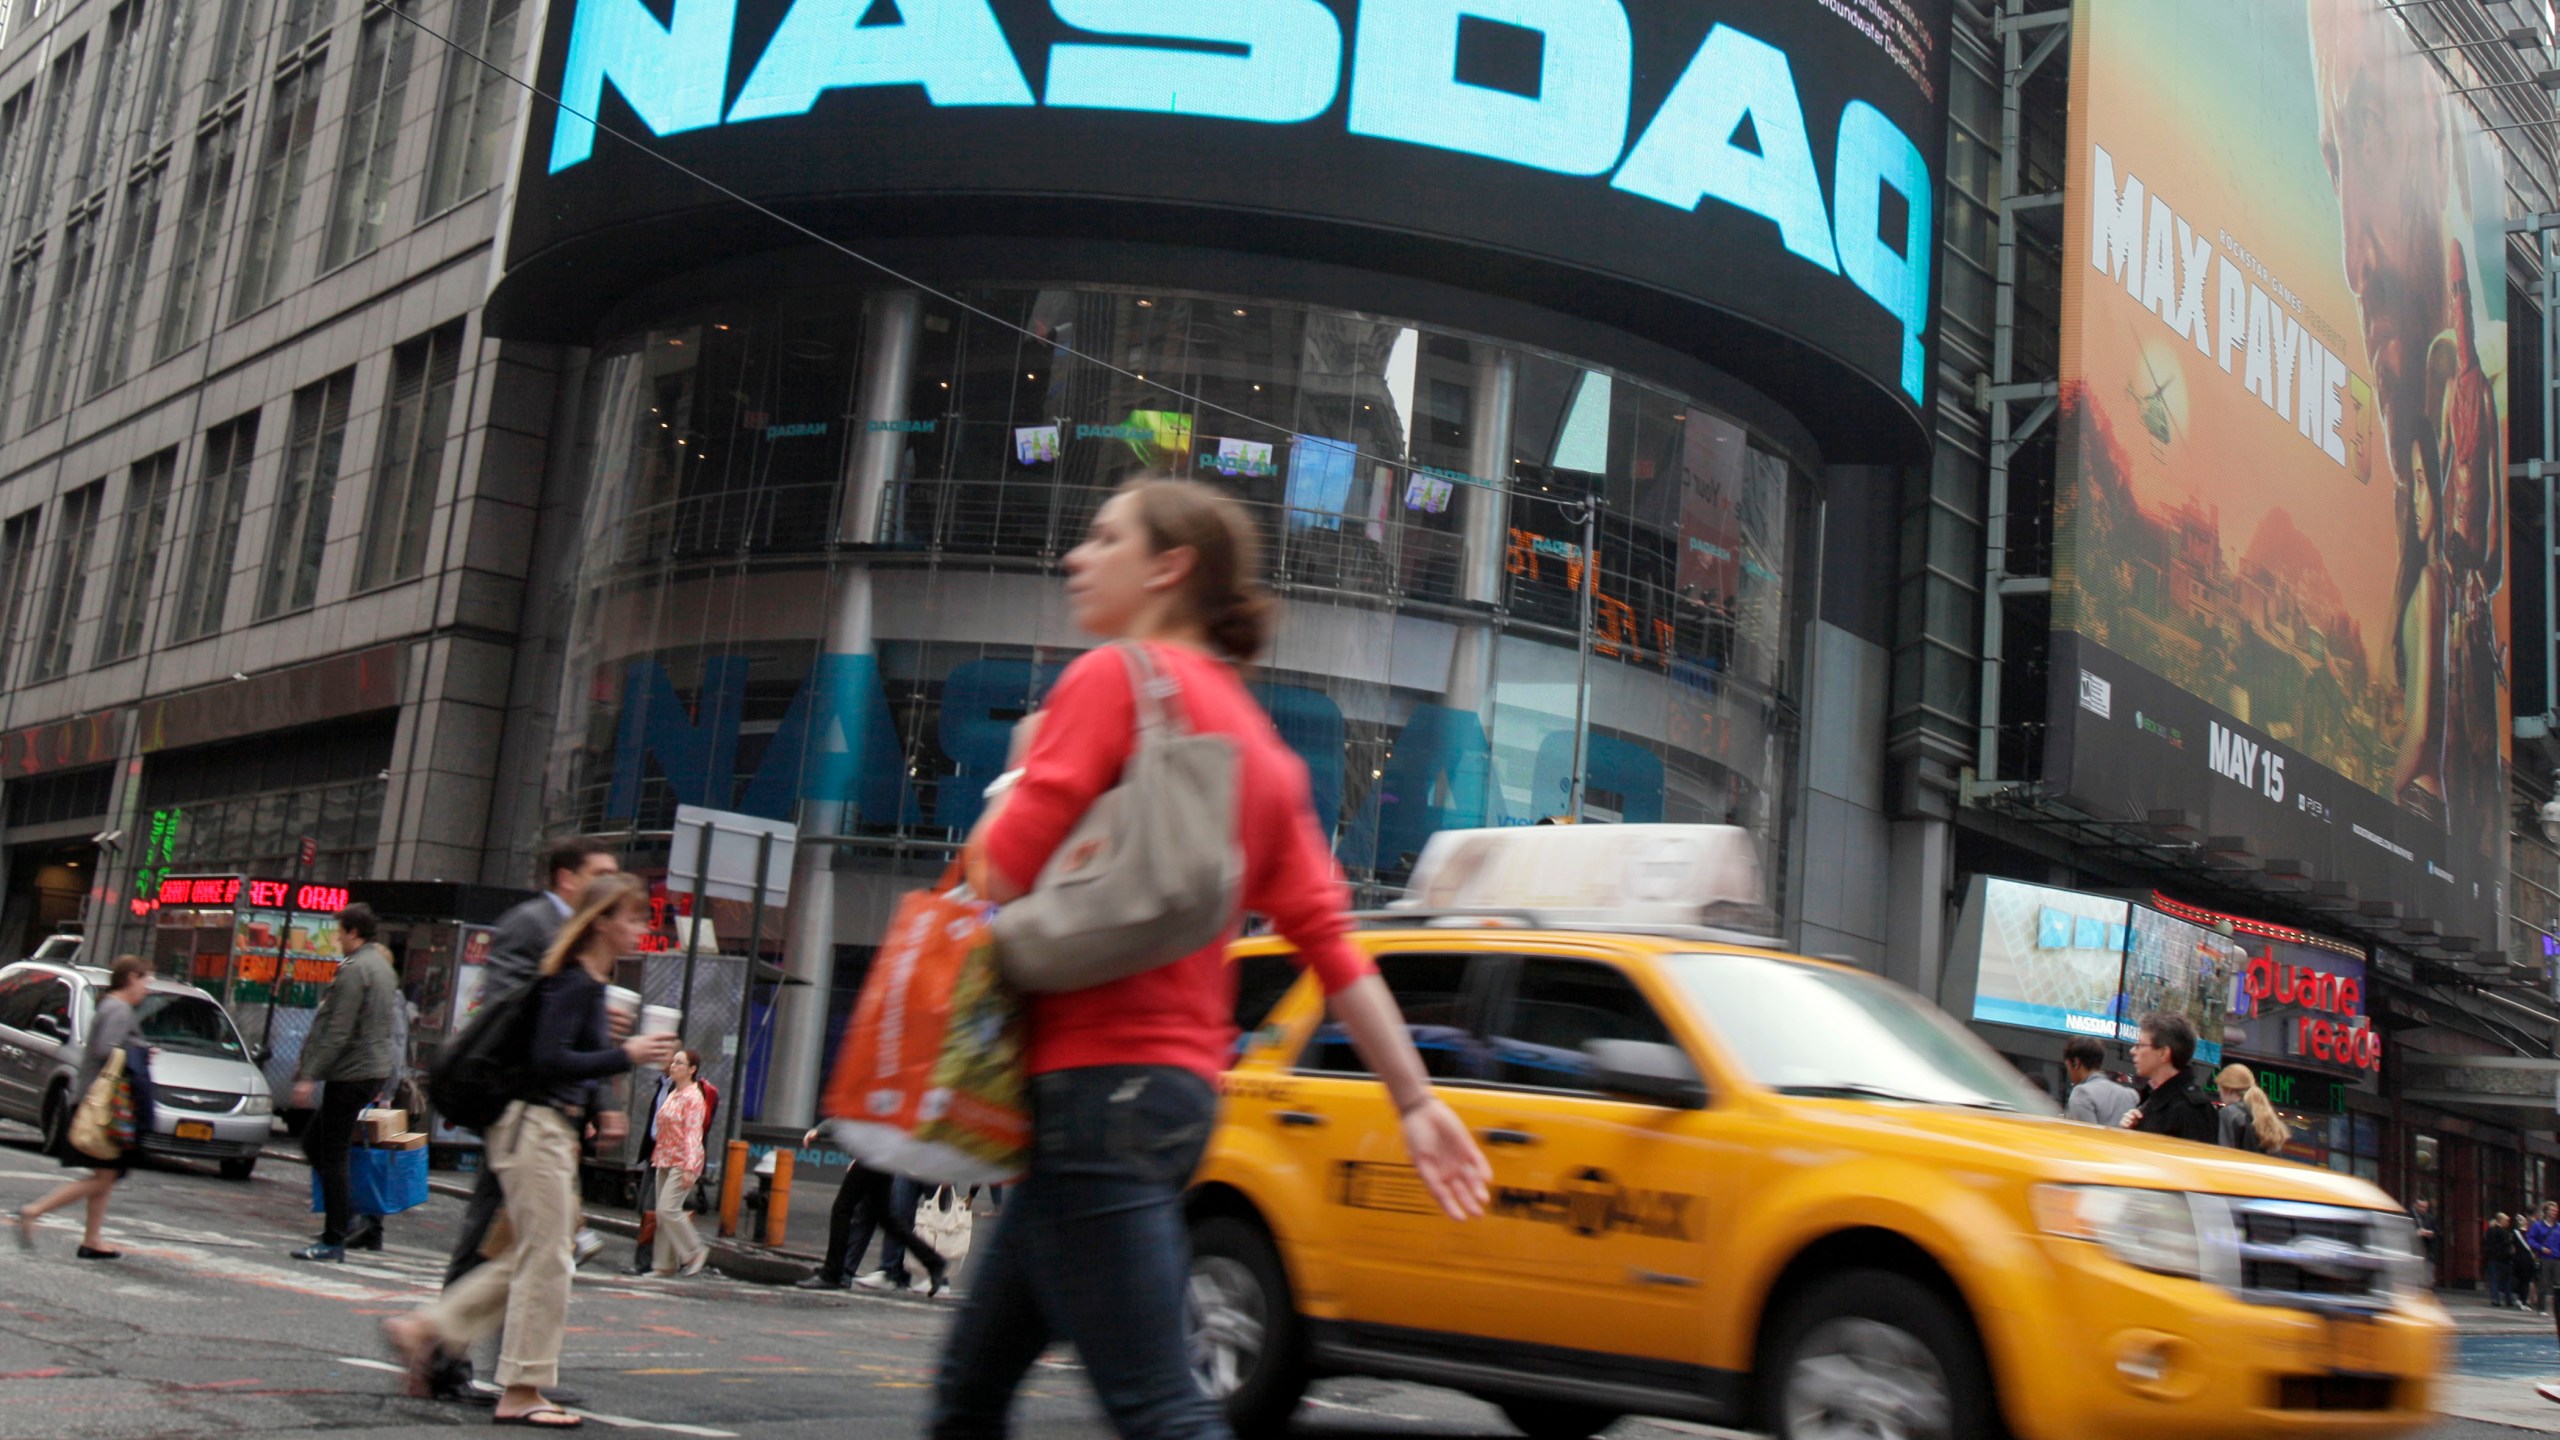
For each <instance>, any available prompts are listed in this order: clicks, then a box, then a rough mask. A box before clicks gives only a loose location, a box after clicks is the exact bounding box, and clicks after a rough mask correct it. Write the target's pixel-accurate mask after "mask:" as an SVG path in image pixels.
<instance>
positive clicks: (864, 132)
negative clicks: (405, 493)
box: [510, 0, 1946, 413]
mask: <svg viewBox="0 0 2560 1440" xmlns="http://www.w3.org/2000/svg"><path fill="white" fill-rule="evenodd" d="M551 13H552V22H551V31H550V35H549V37H548V40H547V43H546V46H545V52H544V60H543V78H544V80H545V81H546V82H547V84H546V88H550V89H552V91H553V93H555V94H557V95H558V96H559V97H560V99H559V103H558V104H557V105H556V106H542V107H538V108H537V113H536V116H535V118H534V131H533V134H532V135H531V136H530V137H529V140H530V143H529V146H528V150H527V153H526V159H525V166H524V176H523V180H522V186H521V190H520V196H519V201H518V205H517V213H516V221H515V225H516V228H515V231H514V233H513V235H512V238H511V243H510V262H511V264H520V263H523V262H527V261H531V260H534V259H536V258H538V257H540V256H542V255H543V254H544V253H545V252H547V251H550V250H552V249H554V248H556V247H558V246H560V245H563V244H574V242H575V240H576V239H577V237H578V236H579V235H581V234H584V233H588V232H601V231H603V230H605V229H608V228H611V227H613V226H615V225H616V224H619V223H621V222H625V221H632V220H638V219H642V218H645V217H649V216H672V215H674V214H677V213H682V212H684V211H687V210H689V209H700V208H703V207H704V206H705V204H706V197H705V196H704V195H703V194H702V193H701V192H700V191H699V190H698V189H696V188H695V187H690V186H687V185H684V184H682V183H680V182H676V181H675V180H673V178H672V177H671V176H670V175H669V174H668V173H667V172H666V171H664V170H663V169H660V168H657V167H655V166H653V165H652V164H651V162H649V161H648V160H647V159H646V158H645V157H640V156H636V155H633V154H632V153H630V151H629V149H628V147H624V146H620V145H617V144H615V143H613V142H611V141H610V140H608V139H601V138H600V136H599V129H598V124H597V121H598V119H602V120H603V121H604V122H605V123H606V124H607V125H608V126H610V127H612V128H614V129H616V130H619V131H622V132H624V133H628V134H632V135H635V136H638V137H643V138H646V139H648V140H651V141H653V142H655V143H656V144H657V145H658V146H659V148H661V149H662V150H663V151H664V153H666V154H668V155H671V156H676V157H680V158H682V159H684V160H685V161H686V162H687V163H688V164H694V165H697V166H699V167H701V168H703V169H704V170H706V172H708V173H710V174H712V176H713V178H715V179H717V180H719V181H720V182H721V183H722V184H724V185H727V186H730V187H731V188H733V189H735V190H737V191H738V192H740V193H741V194H744V195H747V196H750V197H753V198H757V199H760V200H769V201H780V202H784V203H786V204H788V205H792V206H799V207H803V208H806V209H808V210H809V213H812V214H819V213H829V214H832V213H844V214H858V215H862V216H864V217H866V218H867V217H871V216H877V215H881V214H884V213H886V212H883V211H881V210H879V209H877V208H876V207H874V208H871V209H867V210H859V211H857V210H852V209H844V208H841V207H839V208H838V209H837V210H829V209H828V206H829V204H830V202H832V201H840V200H843V199H849V198H852V197H857V196H889V195H895V196H899V197H902V198H903V199H906V200H911V201H929V199H930V197H933V196H935V195H941V196H945V197H951V198H953V199H955V200H958V199H964V198H965V199H966V200H967V201H968V202H969V204H970V206H972V207H973V208H971V209H970V211H969V215H970V217H971V218H970V222H969V223H972V224H983V223H987V222H988V220H989V217H990V216H992V215H996V214H998V213H1000V212H1001V213H1004V214H1008V215H1023V216H1042V215H1045V216H1047V217H1049V218H1051V219H1052V220H1054V221H1057V222H1060V224H1061V225H1062V227H1063V228H1067V229H1070V230H1072V231H1073V232H1075V233H1087V234H1089V233H1092V230H1093V226H1094V223H1095V222H1094V221H1093V219H1092V217H1091V216H1090V215H1087V214H1084V213H1082V212H1081V211H1079V210H1078V209H1077V207H1079V206H1090V205H1093V204H1095V203H1096V202H1104V201H1114V202H1127V201H1157V202H1164V203H1169V204H1175V205H1179V206H1181V207H1184V209H1185V211H1186V212H1187V213H1189V214H1191V215H1193V216H1198V215H1199V214H1201V213H1202V212H1203V211H1211V212H1214V211H1216V210H1221V209H1223V210H1249V211H1252V212H1256V213H1260V214H1264V215H1272V216H1286V217H1296V218H1304V219H1308V220H1313V221H1318V222H1323V223H1324V225H1326V226H1328V227H1330V226H1338V225H1341V224H1350V225H1356V226H1361V227H1367V234H1368V236H1369V239H1370V243H1369V244H1368V245H1367V246H1366V247H1365V249H1363V248H1362V247H1358V246H1351V247H1348V248H1346V247H1345V246H1344V245H1343V244H1342V243H1340V237H1339V235H1337V236H1336V239H1335V242H1334V243H1332V244H1330V245H1328V244H1327V243H1326V242H1325V241H1324V240H1323V239H1322V238H1321V235H1320V234H1319V232H1318V231H1316V230H1314V229H1308V230H1300V229H1295V228H1292V227H1288V226H1271V227H1263V229H1262V231H1260V232H1257V231H1254V230H1250V229H1248V230H1237V229H1234V228H1232V227H1221V229H1220V233H1219V236H1218V243H1221V244H1241V245H1243V246H1246V247H1258V246H1263V245H1268V246H1271V247H1273V248H1280V249H1292V248H1295V249H1298V250H1300V251H1301V252H1302V253H1308V254H1310V255H1312V254H1313V253H1315V252H1322V253H1323V255H1324V257H1325V258H1353V259H1357V260H1362V261H1365V262H1373V263H1374V262H1379V261H1381V260H1382V259H1385V258H1391V257H1392V256H1394V255H1395V254H1396V253H1398V252H1397V248H1396V247H1394V246H1382V245H1379V244H1377V243H1375V242H1376V239H1377V236H1378V234H1379V233H1380V229H1381V228H1383V230H1384V231H1387V232H1393V233H1397V234H1401V235H1410V236H1429V237H1434V238H1435V239H1437V240H1440V241H1442V242H1446V243H1448V244H1453V245H1457V246H1461V247H1472V248H1475V249H1479V250H1484V251H1488V252H1491V251H1500V252H1504V253H1505V254H1506V255H1507V256H1509V257H1512V258H1511V259H1509V260H1504V261H1499V262H1497V263H1496V264H1493V265H1490V266H1486V267H1482V268H1481V269H1480V270H1478V271H1476V272H1473V273H1466V272H1461V273H1465V274H1466V281H1465V283H1470V284H1479V285H1485V286H1489V287H1493V288H1507V287H1510V286H1514V285H1520V284H1529V285H1532V286H1535V285H1536V284H1537V283H1538V282H1539V277H1541V276H1542V275H1545V274H1546V273H1547V272H1548V269H1549V267H1550V266H1561V267H1562V268H1564V269H1569V270H1579V271H1584V272H1589V273H1590V274H1593V275H1599V276H1606V277H1609V278H1610V279H1612V280H1616V281H1623V282H1630V283H1631V284H1632V285H1633V286H1635V287H1639V288H1640V289H1641V290H1644V291H1649V292H1653V293H1656V294H1657V295H1660V294H1668V295H1671V296H1676V297H1682V298H1686V299H1689V300H1694V301H1698V302H1702V303H1703V304H1704V305H1706V306H1708V307H1710V308H1711V310H1712V311H1714V312H1715V313H1717V314H1719V315H1723V316H1725V317H1727V318H1728V319H1729V318H1730V317H1732V316H1736V315H1739V316H1745V317H1750V318H1752V319H1754V320H1756V321H1757V322H1758V323H1759V324H1761V325H1762V326H1763V327H1764V328H1765V329H1766V330H1768V331H1772V332H1775V333H1776V334H1778V335H1782V336H1792V337H1796V338H1799V339H1801V340H1803V341H1804V342H1807V344H1808V345H1809V346H1810V347H1811V348H1812V349H1814V350H1815V351H1818V352H1821V354H1822V357H1823V359H1824V360H1826V361H1827V362H1828V363H1833V364H1843V363H1845V365H1846V367H1847V368H1848V369H1849V370H1851V371H1853V372H1855V373H1857V374H1859V375H1861V376H1863V377H1864V378H1866V379H1868V380H1870V381H1872V382H1874V383H1876V384H1878V385H1880V386H1882V387H1885V388H1886V389H1887V390H1889V392H1890V395H1891V398H1892V399H1893V400H1894V402H1895V403H1897V404H1899V405H1900V406H1902V407H1904V408H1906V409H1908V410H1910V411H1912V412H1914V413H1916V410H1917V407H1918V406H1919V404H1920V402H1921V400H1922V398H1923V388H1924V380H1925V376H1926V374H1927V364H1926V360H1925V351H1924V345H1923V341H1924V338H1925V336H1926V333H1927V330H1928V321H1929V315H1930V305H1931V299H1932V294H1931V289H1930V283H1929V282H1930V256H1931V253H1932V250H1933V248H1934V243H1935V240H1934V237H1935V234H1936V225H1935V215H1934V211H1933V206H1932V200H1933V194H1934V185H1933V183H1932V177H1933V175H1934V174H1935V172H1936V168H1937V159H1938V156H1939V155H1940V154H1941V153H1942V150H1943V135H1944V131H1945V122H1944V109H1943V106H1942V104H1941V102H1940V84H1941V81H1940V76H1941V74H1942V73H1943V69H1944V64H1943V58H1942V54H1941V52H1942V49H1943V43H1942V39H1941V37H1942V35H1943V32H1944V28H1945V18H1946V0H1828V3H1820V4H1817V3H1811V0H1806V3H1801V4H1789V5H1782V6H1772V5H1765V4H1760V5H1755V4H1746V3H1740V0H1728V3H1715V0H894V3H893V0H572V3H564V4H562V5H559V6H557V7H554V9H553V10H552V12H551ZM1034 198H1042V199H1045V201H1046V202H1047V206H1048V208H1045V209H1044V208H1041V207H1040V206H1037V205H1035V206H1032V207H1030V208H1027V209H1015V210H1012V211H1004V210H1003V202H1005V201H1019V200H1030V199H1034ZM990 206H993V207H996V208H995V209H990V208H989V207H990ZM1120 208H1121V210H1122V211H1123V212H1124V213H1125V212H1126V206H1125V204H1123V205H1122V206H1121V207H1120ZM897 213H898V217H899V218H898V222H897V223H898V227H899V229H900V230H901V231H903V232H904V233H910V234H912V233H917V231H918V230H919V229H926V230H929V229H932V228H934V223H935V222H934V221H933V219H932V216H931V206H930V204H929V203H928V204H924V205H923V206H922V208H916V207H915V206H912V205H911V206H909V207H908V208H905V209H901V210H900V211H898V212H897ZM1138 218H1139V217H1138V216H1135V215H1133V216H1132V220H1133V222H1134V221H1136V220H1137V219H1138ZM1143 218H1144V220H1145V222H1146V224H1147V225H1148V226H1149V227H1150V228H1149V229H1148V230H1147V231H1146V232H1145V233H1148V234H1149V235H1150V236H1151V238H1157V239H1166V240H1174V241H1181V240H1183V239H1184V238H1185V236H1183V235H1182V234H1181V233H1179V229H1178V228H1177V230H1176V231H1174V232H1172V233H1168V232H1167V231H1166V229H1165V227H1164V226H1163V225H1162V223H1161V222H1162V219H1163V215H1162V214H1161V213H1154V214H1148V215H1145V216H1144V217H1143ZM1069 221H1072V222H1073V223H1072V224H1071V225H1069V224H1066V222H1069ZM955 223H956V222H955ZM664 243H666V242H665V237H663V236H661V237H654V239H653V244H660V245H663V244H664ZM1523 258H1525V259H1527V260H1530V261H1534V262H1537V263H1534V264H1531V265H1527V266H1520V265H1518V263H1517V262H1518V260H1519V259H1523ZM1429 273H1434V274H1441V273H1447V272H1446V271H1445V270H1434V271H1431V272H1429ZM1630 293H1633V292H1630ZM1536 298H1538V299H1539V300H1541V301H1542V302H1543V301H1549V300H1551V299H1552V295H1551V294H1549V293H1547V292H1545V291H1541V292H1540V293H1539V294H1538V295H1537V296H1536ZM1710 358H1719V359H1720V360H1724V361H1729V360H1731V358H1732V355H1731V352H1730V351H1725V350H1720V351H1719V352H1718V356H1716V357H1710Z"/></svg>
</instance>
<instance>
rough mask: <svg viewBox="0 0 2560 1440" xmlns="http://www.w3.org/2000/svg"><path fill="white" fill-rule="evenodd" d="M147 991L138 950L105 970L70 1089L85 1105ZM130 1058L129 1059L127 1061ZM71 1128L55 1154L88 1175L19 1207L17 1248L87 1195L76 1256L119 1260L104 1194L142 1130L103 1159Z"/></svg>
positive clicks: (147, 976) (147, 973) (31, 1243)
mask: <svg viewBox="0 0 2560 1440" xmlns="http://www.w3.org/2000/svg"><path fill="white" fill-rule="evenodd" d="M150 993H151V967H150V966H149V965H147V964H145V963H144V962H143V960H142V958H141V957H140V956H138V955H125V956H120V957H118V959H117V960H116V963H115V966H114V968H113V969H111V970H109V971H108V972H107V993H106V994H105V995H104V996H102V997H101V998H100V999H99V1001H98V1008H97V1012H96V1013H95V1014H93V1015H91V1016H90V1017H89V1043H88V1046H87V1047H86V1049H85V1050H84V1051H83V1053H82V1059H81V1064H80V1083H79V1086H78V1088H77V1089H76V1090H74V1091H73V1093H74V1094H77V1095H79V1096H80V1097H81V1104H82V1106H83V1107H84V1108H86V1107H87V1105H88V1096H89V1091H90V1089H91V1087H92V1086H94V1085H96V1084H97V1083H98V1079H99V1077H100V1075H101V1074H102V1073H103V1072H104V1071H105V1070H106V1069H107V1061H108V1058H109V1057H111V1056H115V1055H118V1054H119V1053H123V1054H126V1055H128V1056H129V1055H130V1053H131V1052H129V1051H127V1050H126V1048H125V1046H126V1042H127V1041H129V1040H131V1039H132V1038H133V1036H134V1007H135V1006H138V1005H140V1004H141V1003H142V997H143V996H145V995H148V994H150ZM144 1053H146V1054H147V1053H148V1052H147V1051H146V1052H144ZM130 1063H131V1062H130V1060H129V1059H128V1061H127V1064H128V1065H129V1064H130ZM116 1078H119V1079H121V1078H122V1077H121V1076H119V1077H116ZM127 1083H130V1082H129V1081H128V1082H127ZM110 1103H113V1102H112V1100H111V1101H110ZM70 1130H71V1127H70V1126H68V1125H66V1126H64V1127H63V1136H62V1139H61V1150H60V1153H59V1157H58V1158H60V1159H61V1161H62V1163H63V1164H65V1165H71V1166H85V1167H87V1168H88V1171H89V1174H88V1177H87V1178H86V1179H81V1180H74V1181H72V1182H71V1183H69V1184H67V1185H64V1186H63V1187H61V1188H60V1189H58V1190H56V1191H54V1192H53V1193H52V1194H50V1195H47V1196H46V1197H44V1198H43V1199H41V1200H38V1201H37V1202H35V1203H34V1204H32V1205H29V1206H28V1207H26V1208H25V1209H23V1210H20V1211H19V1212H18V1248H19V1249H21V1250H33V1249H34V1248H36V1222H37V1221H38V1220H40V1219H43V1218H44V1217H45V1216H47V1215H50V1214H52V1213H53V1212H54V1211H56V1210H59V1209H61V1208H62V1207H63V1206H65V1205H68V1204H70V1203H71V1202H73V1201H74V1200H86V1201H87V1202H89V1225H88V1228H87V1229H86V1230H84V1231H82V1232H81V1235H80V1249H79V1251H78V1254H79V1256H80V1258H81V1259H83V1260H117V1259H121V1258H123V1256H124V1252H123V1251H121V1250H110V1249H108V1248H107V1237H106V1231H105V1228H104V1227H105V1226H106V1223H107V1197H108V1195H110V1194H111V1193H113V1192H114V1190H115V1188H116V1182H117V1181H119V1180H121V1179H123V1178H124V1176H125V1172H126V1171H128V1170H130V1169H132V1168H133V1157H134V1156H135V1154H136V1153H138V1152H139V1151H140V1150H141V1148H142V1144H141V1139H142V1132H141V1130H140V1128H139V1127H136V1128H135V1129H134V1130H133V1132H132V1135H131V1137H130V1139H129V1141H128V1143H126V1144H125V1145H124V1146H123V1147H122V1148H121V1149H119V1150H118V1151H117V1152H116V1155H115V1158H113V1159H103V1158H100V1157H98V1156H94V1155H86V1154H82V1153H81V1152H80V1151H79V1150H77V1149H74V1148H73V1147H72V1145H71V1142H70V1139H69V1135H70Z"/></svg>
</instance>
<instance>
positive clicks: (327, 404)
mask: <svg viewBox="0 0 2560 1440" xmlns="http://www.w3.org/2000/svg"><path fill="white" fill-rule="evenodd" d="M355 393H356V372H355V371H354V370H353V369H347V370H341V371H339V372H338V373H337V374H335V375H332V376H330V377H329V378H328V379H326V380H323V381H321V382H320V383H319V384H317V385H305V386H303V387H302V388H301V389H299V390H297V391H295V392H293V432H292V438H291V439H290V440H289V441H288V442H287V444H286V448H285V455H284V479H283V482H282V484H281V486H280V488H279V490H278V492H277V495H276V526H275V534H274V535H273V537H271V538H270V539H269V541H268V543H267V579H266V583H265V584H263V585H261V586H259V587H258V618H259V619H261V620H267V619H272V618H274V617H275V616H278V615H282V614H284V613H286V612H287V611H291V610H305V609H308V608H310V605H311V602H312V601H313V600H314V599H316V598H318V596H319V593H320V556H321V554H322V552H323V551H325V550H326V549H327V548H328V545H329V511H330V508H331V502H333V501H334V500H335V499H336V498H337V493H338V457H339V455H340V453H341V452H342V451H343V450H344V449H345V448H346V441H347V406H348V402H349V401H351V400H353V399H354V398H355Z"/></svg>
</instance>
